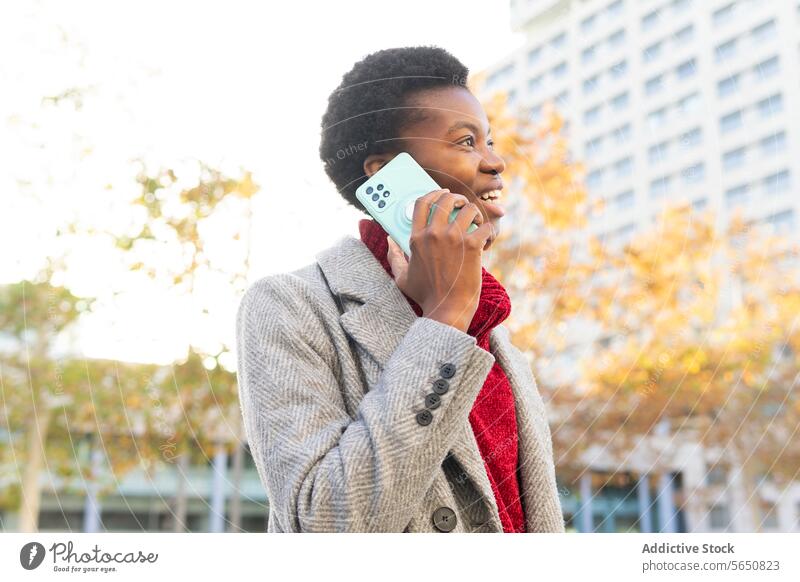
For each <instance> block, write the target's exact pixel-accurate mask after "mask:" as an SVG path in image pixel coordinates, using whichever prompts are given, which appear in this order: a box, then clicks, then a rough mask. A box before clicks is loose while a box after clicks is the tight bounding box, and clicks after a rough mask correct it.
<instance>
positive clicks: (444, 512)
mask: <svg viewBox="0 0 800 582" xmlns="http://www.w3.org/2000/svg"><path fill="white" fill-rule="evenodd" d="M433 526H434V527H435V528H436V529H438V530H439V531H445V532H447V531H453V529H454V528H455V527H456V512H455V511H453V510H452V509H450V508H449V507H440V508H439V509H437V510H436V511H434V512H433Z"/></svg>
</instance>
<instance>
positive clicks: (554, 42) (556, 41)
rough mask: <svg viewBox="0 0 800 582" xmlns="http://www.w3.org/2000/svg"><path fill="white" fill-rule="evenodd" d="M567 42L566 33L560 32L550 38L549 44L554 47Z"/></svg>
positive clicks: (559, 46) (556, 47) (561, 45)
mask: <svg viewBox="0 0 800 582" xmlns="http://www.w3.org/2000/svg"><path fill="white" fill-rule="evenodd" d="M566 42H567V33H566V32H562V33H560V34H557V35H556V36H554V37H553V38H551V39H550V46H551V47H553V48H554V49H558V48H561V47H563V46H564V45H565V44H566Z"/></svg>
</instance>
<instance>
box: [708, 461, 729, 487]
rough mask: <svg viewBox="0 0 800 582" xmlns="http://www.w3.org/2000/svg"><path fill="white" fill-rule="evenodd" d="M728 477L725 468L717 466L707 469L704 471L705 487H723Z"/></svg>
mask: <svg viewBox="0 0 800 582" xmlns="http://www.w3.org/2000/svg"><path fill="white" fill-rule="evenodd" d="M727 481H728V477H727V474H726V471H725V468H724V467H722V466H720V465H719V464H717V465H714V466H713V467H708V468H707V470H706V485H707V486H709V487H714V486H716V485H725V483H727Z"/></svg>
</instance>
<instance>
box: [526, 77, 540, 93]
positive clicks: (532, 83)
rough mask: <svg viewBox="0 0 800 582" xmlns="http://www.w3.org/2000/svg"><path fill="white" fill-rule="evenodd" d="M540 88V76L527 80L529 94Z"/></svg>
mask: <svg viewBox="0 0 800 582" xmlns="http://www.w3.org/2000/svg"><path fill="white" fill-rule="evenodd" d="M541 87H542V76H541V75H538V76H536V77H531V78H530V79H529V80H528V91H530V92H531V93H533V92H536V91H538V90H539V89H541Z"/></svg>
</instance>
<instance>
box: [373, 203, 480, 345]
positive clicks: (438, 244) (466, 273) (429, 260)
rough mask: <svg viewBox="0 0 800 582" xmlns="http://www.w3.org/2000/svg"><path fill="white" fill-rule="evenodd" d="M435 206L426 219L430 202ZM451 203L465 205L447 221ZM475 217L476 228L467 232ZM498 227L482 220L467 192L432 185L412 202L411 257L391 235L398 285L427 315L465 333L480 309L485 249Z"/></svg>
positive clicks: (457, 206) (390, 246) (451, 206)
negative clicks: (461, 192) (452, 190)
mask: <svg viewBox="0 0 800 582" xmlns="http://www.w3.org/2000/svg"><path fill="white" fill-rule="evenodd" d="M434 202H435V204H436V207H435V209H434V212H433V216H432V217H431V223H430V224H427V218H428V215H429V213H430V209H431V206H432V205H433V204H434ZM453 208H461V211H459V213H458V214H457V215H456V218H455V220H453V222H451V223H450V222H448V221H447V219H448V217H449V216H450V213H451V212H452V210H453ZM472 222H475V223H476V224H477V225H478V228H477V229H476V230H474V231H473V232H471V233H467V228H468V227H469V225H470V224H471V223H472ZM493 229H494V227H493V226H492V224H491V223H490V222H486V223H484V220H483V215H482V214H481V212H480V210H479V209H478V207H477V206H476V205H475V204H473V203H471V202H469V200H468V199H467V197H466V196H462V195H461V194H454V193H452V192H450V191H449V190H447V189H444V190H434V191H433V192H429V193H428V194H426V195H425V196H422V197H421V198H418V199H417V201H416V203H415V204H414V217H413V220H412V225H411V240H410V245H409V246H410V247H411V258H410V259H406V256H405V254H404V253H403V251H402V249H401V248H400V247H399V246H398V245H397V243H395V242H394V240H392V238H391V236H390V237H388V240H389V252H388V254H387V259H388V261H389V265H391V267H392V273H394V278H395V282H396V283H397V286H398V287H399V288H400V290H401V291H402V292H403V293H405V294H406V295H407V296H408V297H411V299H413V300H414V301H415V302H416V303H417V304H418V305H419V306H420V307H421V308H422V314H423V317H428V318H430V319H435V320H437V321H440V322H442V323H446V324H447V325H452V326H453V327H455V328H458V329H460V330H461V331H463V332H465V333H466V331H467V329H469V324H470V323H471V322H472V318H473V316H474V315H475V311H476V310H477V309H478V300H479V299H480V293H481V254H482V253H483V247H484V246H485V244H486V241H487V240H488V239H489V238H490V237H491V236H492V234H493Z"/></svg>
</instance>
